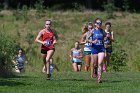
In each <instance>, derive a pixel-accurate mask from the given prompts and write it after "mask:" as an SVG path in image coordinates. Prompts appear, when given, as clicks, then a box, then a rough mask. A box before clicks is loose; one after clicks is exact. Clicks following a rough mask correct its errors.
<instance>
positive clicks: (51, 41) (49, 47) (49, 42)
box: [35, 20, 57, 80]
mask: <svg viewBox="0 0 140 93" xmlns="http://www.w3.org/2000/svg"><path fill="white" fill-rule="evenodd" d="M56 38H57V34H55V31H54V30H53V29H51V20H46V21H45V28H44V29H42V30H41V31H40V32H39V33H38V35H37V37H36V40H35V41H36V42H38V43H41V44H42V46H41V54H42V58H43V62H44V65H45V69H46V72H47V79H48V80H50V77H51V74H50V69H49V68H50V59H51V58H52V56H53V54H54V52H55V44H56Z"/></svg>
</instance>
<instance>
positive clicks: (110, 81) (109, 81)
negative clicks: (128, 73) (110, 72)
mask: <svg viewBox="0 0 140 93" xmlns="http://www.w3.org/2000/svg"><path fill="white" fill-rule="evenodd" d="M103 82H107V83H121V82H130V80H103Z"/></svg>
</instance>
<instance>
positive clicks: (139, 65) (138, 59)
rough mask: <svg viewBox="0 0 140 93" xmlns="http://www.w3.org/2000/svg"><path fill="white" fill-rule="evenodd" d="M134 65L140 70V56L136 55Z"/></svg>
mask: <svg viewBox="0 0 140 93" xmlns="http://www.w3.org/2000/svg"><path fill="white" fill-rule="evenodd" d="M132 66H133V68H135V70H137V71H140V58H139V57H136V58H135V59H134V62H133V63H132Z"/></svg>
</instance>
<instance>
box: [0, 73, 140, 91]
mask: <svg viewBox="0 0 140 93" xmlns="http://www.w3.org/2000/svg"><path fill="white" fill-rule="evenodd" d="M89 76H90V75H89V73H88V72H80V73H74V72H57V73H54V75H53V76H52V80H50V81H47V80H46V78H45V75H43V74H40V73H36V74H35V73H34V74H33V73H26V74H22V75H19V76H16V77H14V78H0V93H140V73H139V72H125V73H124V72H123V73H122V72H117V73H115V72H114V73H105V74H103V83H101V84H97V83H96V78H94V79H91V78H90V77H89Z"/></svg>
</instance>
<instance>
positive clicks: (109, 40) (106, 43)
mask: <svg viewBox="0 0 140 93" xmlns="http://www.w3.org/2000/svg"><path fill="white" fill-rule="evenodd" d="M105 33H106V34H109V35H110V36H111V35H112V32H105ZM104 45H105V52H107V53H111V52H112V41H111V39H109V38H106V39H105V40H104ZM107 46H109V47H107Z"/></svg>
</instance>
